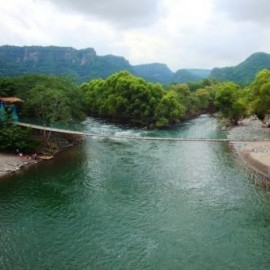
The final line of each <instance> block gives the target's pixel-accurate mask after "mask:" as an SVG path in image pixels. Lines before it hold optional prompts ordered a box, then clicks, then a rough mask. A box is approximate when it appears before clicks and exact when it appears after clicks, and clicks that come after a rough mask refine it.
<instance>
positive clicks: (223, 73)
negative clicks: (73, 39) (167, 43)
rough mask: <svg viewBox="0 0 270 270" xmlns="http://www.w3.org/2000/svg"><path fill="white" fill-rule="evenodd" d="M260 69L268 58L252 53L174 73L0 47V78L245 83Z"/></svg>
mask: <svg viewBox="0 0 270 270" xmlns="http://www.w3.org/2000/svg"><path fill="white" fill-rule="evenodd" d="M180 64H181V59H179V65H180ZM263 68H268V69H270V55H269V54H267V53H255V54H253V55H251V56H250V57H248V58H247V59H246V60H245V61H244V62H242V63H241V64H239V65H237V66H235V67H225V68H214V69H213V70H212V71H211V70H208V69H180V70H178V71H176V72H175V73H174V72H173V71H171V70H170V69H169V68H168V66H167V65H165V64H161V63H152V64H144V65H134V66H133V65H131V64H130V63H129V61H128V60H126V59H125V58H124V57H120V56H114V55H105V56H98V55H97V54H96V52H95V50H94V49H93V48H87V49H81V50H77V49H74V48H71V47H57V46H47V47H42V46H24V47H18V46H9V45H5V46H0V76H18V75H23V74H27V73H37V74H41V73H45V74H52V75H63V76H72V77H73V78H75V80H76V81H77V82H84V81H89V80H92V79H95V78H106V77H108V76H109V75H111V74H113V73H116V72H118V71H121V70H127V71H129V72H131V73H132V74H134V75H136V76H139V77H142V78H144V79H145V80H147V81H152V82H159V83H162V84H169V83H185V82H192V81H199V80H202V79H204V78H207V77H210V78H216V79H218V80H221V81H227V80H230V81H234V82H237V83H249V82H251V81H252V80H253V78H254V77H255V75H256V73H257V72H258V71H260V70H261V69H263Z"/></svg>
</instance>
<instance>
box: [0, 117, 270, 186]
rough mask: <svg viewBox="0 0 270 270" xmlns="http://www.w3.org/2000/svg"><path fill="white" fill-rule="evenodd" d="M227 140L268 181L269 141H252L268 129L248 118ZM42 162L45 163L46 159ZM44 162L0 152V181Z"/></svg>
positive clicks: (269, 136)
mask: <svg viewBox="0 0 270 270" xmlns="http://www.w3.org/2000/svg"><path fill="white" fill-rule="evenodd" d="M73 139H74V138H73ZM228 139H229V140H230V144H231V145H232V147H233V149H234V150H235V152H236V154H237V156H239V157H240V159H241V161H242V163H244V165H245V166H247V167H248V168H250V169H252V170H253V171H255V172H257V173H258V174H260V175H261V176H263V177H265V178H266V179H267V180H270V141H253V140H256V139H261V140H263V139H270V128H264V127H263V123H262V122H261V121H260V120H258V119H257V118H255V117H250V118H247V119H244V120H243V121H241V123H240V125H238V126H235V127H232V128H231V129H229V130H228ZM234 139H245V140H250V142H232V140H234ZM78 141H80V142H81V141H82V140H81V138H80V139H79V140H78V137H77V140H73V143H68V144H65V145H64V146H63V145H62V147H60V148H59V149H58V151H57V152H55V153H54V154H53V156H54V155H57V154H58V153H60V152H62V151H65V150H67V149H69V148H71V147H72V146H74V145H76V144H78ZM58 143H59V142H58ZM44 160H45V161H46V159H44ZM44 160H43V159H40V158H37V159H32V158H27V156H24V157H20V156H18V155H16V154H8V153H1V152H0V179H1V178H4V177H5V176H9V175H13V174H15V173H17V172H20V171H22V170H23V169H26V168H28V167H30V166H33V165H34V164H37V163H39V162H41V161H44ZM269 184H270V182H269Z"/></svg>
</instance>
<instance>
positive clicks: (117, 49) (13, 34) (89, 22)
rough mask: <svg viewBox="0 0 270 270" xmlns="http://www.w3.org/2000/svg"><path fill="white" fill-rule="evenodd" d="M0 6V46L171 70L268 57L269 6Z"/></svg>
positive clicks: (30, 0)
mask: <svg viewBox="0 0 270 270" xmlns="http://www.w3.org/2000/svg"><path fill="white" fill-rule="evenodd" d="M0 1H1V3H0V7H1V8H0V33H1V35H0V45H6V44H9V45H19V46H22V45H44V46H45V45H57V46H71V47H74V48H77V49H82V48H88V47H92V48H94V49H95V50H96V52H97V54H98V55H106V54H114V55H119V56H124V57H125V58H126V59H128V60H129V61H130V63H131V64H133V65H134V64H144V63H153V62H159V63H165V64H167V65H168V66H169V67H170V68H171V69H172V70H173V71H175V70H177V69H179V68H195V67H196V68H212V67H216V66H218V67H223V66H232V65H236V64H238V63H239V62H241V61H243V60H244V59H245V58H247V57H248V56H249V55H250V54H252V53H254V52H257V51H264V52H268V53H270V16H269V10H270V1H269V0H23V1H22V0H8V1H4V0H0Z"/></svg>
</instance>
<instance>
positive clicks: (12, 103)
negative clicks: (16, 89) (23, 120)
mask: <svg viewBox="0 0 270 270" xmlns="http://www.w3.org/2000/svg"><path fill="white" fill-rule="evenodd" d="M22 102H23V101H22V100H21V99H20V98H17V97H0V121H5V120H7V118H8V117H7V112H8V111H11V120H12V121H15V122H16V121H18V120H19V118H18V115H17V109H16V104H18V103H22Z"/></svg>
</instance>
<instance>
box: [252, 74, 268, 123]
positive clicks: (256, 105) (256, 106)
mask: <svg viewBox="0 0 270 270" xmlns="http://www.w3.org/2000/svg"><path fill="white" fill-rule="evenodd" d="M249 99H250V109H251V112H252V113H255V114H256V115H257V116H258V117H259V118H260V119H264V117H265V115H266V114H269V113H270V70H267V69H264V70H262V71H261V72H259V73H258V74H257V76H256V78H255V80H254V81H253V83H252V84H251V87H250V97H249Z"/></svg>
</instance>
